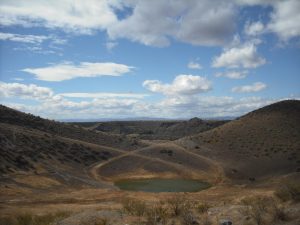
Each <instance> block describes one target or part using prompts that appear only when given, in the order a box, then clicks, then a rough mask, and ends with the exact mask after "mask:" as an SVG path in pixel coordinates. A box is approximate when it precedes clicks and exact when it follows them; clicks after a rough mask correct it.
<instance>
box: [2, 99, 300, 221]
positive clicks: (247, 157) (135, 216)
mask: <svg viewBox="0 0 300 225" xmlns="http://www.w3.org/2000/svg"><path fill="white" fill-rule="evenodd" d="M0 124H1V126H0V162H1V164H0V172H1V173H0V225H20V224H22V225H31V224H35V225H46V224H53V225H55V224H56V225H77V224H78V225H81V224H82V225H101V224H103V225H104V224H112V225H114V224H116V225H118V224H120V225H121V224H124V225H125V224H128V225H131V224H149V225H151V224H187V225H189V224H207V225H209V224H216V225H217V224H219V223H220V221H222V220H226V219H228V220H230V221H232V222H233V224H234V225H235V224H241V225H243V224H245V225H247V224H249V225H251V224H257V225H260V224H266V225H267V224H273V225H280V224H290V225H297V224H300V175H299V174H300V101H297V100H286V101H281V102H277V103H274V104H272V105H269V106H266V107H263V108H261V109H258V110H256V111H253V112H250V113H248V114H246V115H244V116H242V117H240V118H237V119H235V120H232V121H213V120H202V119H199V118H193V119H191V120H188V121H122V122H99V123H82V124H81V123H61V122H56V121H52V120H47V119H42V118H40V117H36V116H34V115H30V114H25V113H22V112H19V111H16V110H13V109H10V108H8V107H5V106H0ZM138 178H174V179H175V178H184V179H193V180H202V181H205V182H208V183H209V184H210V185H211V186H210V188H208V189H205V190H202V191H198V192H185V193H167V192H161V193H150V192H134V191H124V190H120V189H119V188H118V187H116V186H115V185H114V183H115V182H116V181H119V180H124V179H138Z"/></svg>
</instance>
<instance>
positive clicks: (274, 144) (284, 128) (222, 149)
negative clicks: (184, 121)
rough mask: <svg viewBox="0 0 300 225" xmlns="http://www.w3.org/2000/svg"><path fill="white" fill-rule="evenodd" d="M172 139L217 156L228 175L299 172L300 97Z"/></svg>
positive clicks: (253, 176) (250, 176) (252, 176)
mask: <svg viewBox="0 0 300 225" xmlns="http://www.w3.org/2000/svg"><path fill="white" fill-rule="evenodd" d="M176 142H177V143H179V144H180V145H182V146H183V147H186V148H188V149H189V150H190V151H193V152H195V153H197V154H201V155H203V156H206V157H208V158H211V159H214V160H217V161H218V162H219V163H220V165H222V167H223V168H224V169H225V171H226V175H227V176H228V177H230V178H232V179H250V180H252V181H253V180H255V179H256V180H257V179H259V178H262V177H274V176H277V175H282V174H287V173H293V172H296V171H298V172H299V171H300V101H296V100H287V101H282V102H278V103H275V104H272V105H269V106H266V107H263V108H261V109H258V110H256V111H253V112H251V113H248V114H246V115H245V116H242V117H240V118H239V119H237V120H234V121H231V122H229V123H226V124H224V125H223V126H220V127H218V128H215V129H212V130H210V131H207V132H204V133H201V134H197V135H194V136H191V137H187V138H183V139H180V140H178V141H176Z"/></svg>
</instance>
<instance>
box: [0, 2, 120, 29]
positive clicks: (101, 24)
mask: <svg viewBox="0 0 300 225" xmlns="http://www.w3.org/2000/svg"><path fill="white" fill-rule="evenodd" d="M110 2H112V4H110ZM112 5H114V4H113V1H109V0H85V1H72V0H51V1H39V0H26V1H22V0H16V1H10V0H2V1H1V3H0V21H1V22H0V24H1V25H2V26H11V25H22V26H27V27H28V26H44V27H48V28H61V29H63V30H65V31H72V32H76V33H87V34H88V33H91V32H92V31H93V30H96V29H105V28H106V27H107V26H109V25H110V24H112V23H114V22H116V20H117V18H116V15H115V14H114V12H113V9H112Z"/></svg>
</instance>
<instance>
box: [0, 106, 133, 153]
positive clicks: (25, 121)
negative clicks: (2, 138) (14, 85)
mask: <svg viewBox="0 0 300 225" xmlns="http://www.w3.org/2000/svg"><path fill="white" fill-rule="evenodd" d="M0 123H5V124H10V125H16V126H20V127H23V128H26V129H34V130H39V131H43V132H47V133H49V134H51V135H57V136H61V137H67V138H71V139H76V140H81V141H85V142H89V143H94V144H99V145H105V146H114V147H121V148H123V149H128V150H131V149H135V148H137V147H138V143H137V141H136V140H134V139H131V138H127V137H125V136H120V135H117V134H109V133H104V132H101V131H97V132H96V131H92V130H88V129H84V128H82V127H81V126H76V125H72V124H68V123H61V122H57V121H54V120H47V119H43V118H41V117H39V116H34V115H32V114H28V113H23V112H20V111H17V110H14V109H11V108H8V107H6V106H3V105H0Z"/></svg>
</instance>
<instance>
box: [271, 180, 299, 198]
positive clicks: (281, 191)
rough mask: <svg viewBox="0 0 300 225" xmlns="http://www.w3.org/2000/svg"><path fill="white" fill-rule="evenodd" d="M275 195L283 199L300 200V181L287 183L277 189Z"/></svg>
mask: <svg viewBox="0 0 300 225" xmlns="http://www.w3.org/2000/svg"><path fill="white" fill-rule="evenodd" d="M275 196H277V197H278V198H279V199H280V200H281V201H283V202H286V201H290V200H292V201H295V202H299V201H300V183H299V182H289V183H287V184H286V185H283V186H281V187H280V188H278V189H277V190H276V191H275Z"/></svg>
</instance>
